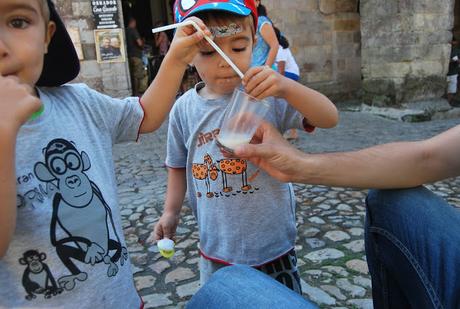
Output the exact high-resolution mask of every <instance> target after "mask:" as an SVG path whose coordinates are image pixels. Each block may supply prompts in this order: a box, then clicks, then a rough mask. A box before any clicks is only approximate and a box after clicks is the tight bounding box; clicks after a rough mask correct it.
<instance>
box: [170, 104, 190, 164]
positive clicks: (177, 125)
mask: <svg viewBox="0 0 460 309" xmlns="http://www.w3.org/2000/svg"><path fill="white" fill-rule="evenodd" d="M180 107H181V104H179V102H177V103H176V104H175V105H174V107H173V109H172V110H171V113H170V114H169V124H168V136H167V143H166V162H165V164H166V166H168V167H171V168H184V167H186V165H187V148H186V146H185V140H186V139H185V135H184V127H183V123H182V121H181V117H180V115H181V109H180Z"/></svg>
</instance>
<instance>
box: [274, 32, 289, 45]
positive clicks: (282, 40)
mask: <svg viewBox="0 0 460 309" xmlns="http://www.w3.org/2000/svg"><path fill="white" fill-rule="evenodd" d="M273 29H275V34H276V38H277V39H278V42H279V43H280V45H281V47H283V49H286V48H288V47H289V41H288V40H287V39H286V37H285V36H284V35H282V34H281V31H280V29H278V28H276V27H273Z"/></svg>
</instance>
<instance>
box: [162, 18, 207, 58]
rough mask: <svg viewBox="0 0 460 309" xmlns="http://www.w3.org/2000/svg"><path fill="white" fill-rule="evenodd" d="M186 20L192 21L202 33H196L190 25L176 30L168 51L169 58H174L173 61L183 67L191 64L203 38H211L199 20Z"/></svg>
mask: <svg viewBox="0 0 460 309" xmlns="http://www.w3.org/2000/svg"><path fill="white" fill-rule="evenodd" d="M186 20H193V21H194V22H196V23H197V24H198V26H199V27H200V29H201V30H202V31H197V30H196V29H195V27H193V26H192V25H190V26H185V27H180V28H177V30H176V34H175V35H174V39H173V41H172V43H171V46H170V48H169V51H168V54H169V56H170V57H174V58H175V61H177V62H180V63H182V64H183V65H185V66H187V65H188V64H189V63H191V62H192V60H193V58H194V57H195V55H196V54H197V53H198V50H199V47H198V46H199V43H200V42H201V41H202V40H203V39H204V36H205V35H207V36H211V32H210V31H209V29H208V28H207V27H206V26H205V24H204V23H203V21H201V19H199V18H197V17H190V18H187V19H186Z"/></svg>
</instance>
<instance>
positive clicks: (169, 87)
mask: <svg viewBox="0 0 460 309" xmlns="http://www.w3.org/2000/svg"><path fill="white" fill-rule="evenodd" d="M191 19H193V20H194V21H195V22H196V23H197V24H198V25H199V26H200V28H201V29H202V30H203V31H204V32H205V34H207V35H211V33H210V32H209V30H207V28H206V26H205V25H204V24H203V22H202V21H201V20H200V19H198V18H196V17H191ZM203 38H204V36H203V32H197V31H196V30H195V28H194V27H193V26H186V27H181V28H178V29H177V31H176V35H175V36H174V39H173V41H172V44H171V47H170V49H169V51H168V53H167V54H166V56H165V58H164V60H163V62H162V64H161V67H160V70H159V71H158V74H157V76H156V77H155V80H154V81H153V83H152V84H151V85H150V86H149V87H148V88H147V91H146V92H145V93H144V95H143V96H142V98H141V102H142V106H143V108H144V112H145V114H144V120H143V121H142V125H141V128H140V133H148V132H153V131H155V130H156V129H158V128H159V127H160V126H161V124H162V123H163V121H164V120H165V118H166V116H167V114H168V112H169V111H170V109H171V107H172V105H173V103H174V100H175V98H176V95H177V90H178V89H179V86H180V84H181V82H182V77H183V75H184V72H185V69H186V68H187V65H188V64H189V63H191V62H192V60H193V58H194V57H195V55H196V53H197V52H198V50H199V49H198V43H199V42H200V41H201V40H202V39H203Z"/></svg>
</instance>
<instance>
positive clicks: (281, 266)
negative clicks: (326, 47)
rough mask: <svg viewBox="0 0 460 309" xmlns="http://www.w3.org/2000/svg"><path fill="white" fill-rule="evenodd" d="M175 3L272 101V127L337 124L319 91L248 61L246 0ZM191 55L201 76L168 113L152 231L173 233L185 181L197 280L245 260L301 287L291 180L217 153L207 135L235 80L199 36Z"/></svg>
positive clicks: (249, 5)
mask: <svg viewBox="0 0 460 309" xmlns="http://www.w3.org/2000/svg"><path fill="white" fill-rule="evenodd" d="M175 12H176V19H177V21H178V22H181V21H182V20H184V19H185V18H187V17H189V16H197V17H199V18H200V19H202V20H203V21H204V22H205V24H206V25H207V26H208V28H209V29H210V31H211V33H213V35H214V41H215V42H216V43H217V45H219V47H221V49H222V50H223V51H224V52H225V53H226V54H227V55H228V56H229V57H230V58H231V59H232V61H233V62H234V63H235V64H236V66H238V68H239V69H240V70H241V71H242V72H246V74H245V77H244V79H243V85H245V90H246V92H247V93H248V94H250V95H252V96H253V97H257V98H259V99H263V98H265V100H267V101H268V102H269V103H270V105H271V111H270V112H269V115H268V116H267V119H268V121H270V122H271V123H272V124H274V125H275V126H277V127H278V129H279V130H281V131H286V130H287V129H290V128H302V129H308V128H312V127H313V126H317V127H324V128H327V127H333V126H335V125H336V123H337V110H336V108H335V106H334V105H333V104H332V103H331V102H330V101H329V100H328V99H327V98H326V97H325V96H323V95H321V94H320V93H318V92H316V91H314V90H311V89H308V88H307V87H304V86H303V85H301V84H299V83H296V82H295V81H292V80H289V79H287V78H285V77H283V76H281V75H280V74H278V73H276V72H275V71H273V70H271V69H270V68H268V67H254V68H251V69H249V66H250V63H251V55H252V49H253V46H254V40H255V29H256V28H257V13H256V8H255V4H254V0H245V1H239V0H227V1H223V0H216V1H208V0H207V1H196V3H195V4H194V5H193V6H191V5H190V2H189V1H186V0H182V1H176V3H175ZM193 64H194V65H195V67H196V69H197V71H198V73H199V75H200V77H201V78H202V80H203V83H199V84H197V85H196V87H195V89H192V90H190V91H188V92H187V93H185V94H184V95H183V96H182V97H181V98H180V99H179V100H178V101H177V102H176V104H175V106H174V107H173V110H172V112H171V115H170V123H169V135H168V144H167V158H166V165H167V166H168V167H169V177H168V189H167V194H166V202H165V209H164V213H163V215H162V217H161V218H160V220H159V222H158V224H157V225H156V226H155V231H154V234H153V235H152V238H155V239H157V240H158V239H161V238H164V237H168V238H174V237H175V231H176V228H177V224H178V221H179V215H180V210H181V207H182V203H183V200H184V196H185V192H186V190H187V189H188V190H189V201H190V204H191V206H192V209H193V211H194V214H195V216H196V218H197V221H198V225H199V232H200V253H201V263H200V276H201V281H202V283H204V282H205V281H206V280H207V279H208V278H209V276H210V275H211V274H212V273H213V272H214V271H215V270H217V269H218V268H220V267H222V266H224V265H229V264H246V265H251V266H255V267H257V268H259V269H261V270H262V271H264V272H266V273H268V274H270V275H271V276H273V277H275V278H277V279H278V280H279V281H281V282H283V283H284V284H286V285H287V286H288V287H290V288H292V289H294V290H296V291H298V292H300V280H299V276H298V273H297V270H296V257H295V252H294V243H295V238H296V226H295V198H294V194H293V189H292V186H291V185H289V184H285V183H281V182H279V181H277V180H275V179H273V178H271V177H269V176H268V175H267V174H266V173H264V172H262V171H258V170H257V169H256V168H255V167H254V166H253V165H251V164H249V163H248V162H246V161H245V160H240V159H237V158H235V159H228V158H224V157H223V156H222V154H221V152H220V150H219V148H218V147H217V145H216V143H215V142H214V141H215V138H216V136H217V135H218V134H219V128H220V126H221V124H222V120H223V118H224V114H225V109H226V106H227V104H228V102H229V99H230V96H231V94H232V92H233V90H234V89H235V88H236V87H237V86H238V85H239V84H240V83H241V80H240V79H239V78H238V75H237V74H236V73H235V72H234V71H233V70H232V68H231V67H230V66H229V65H228V63H227V62H226V61H225V60H224V59H223V58H221V56H220V55H219V54H218V53H217V52H216V51H215V50H214V49H213V48H212V47H211V46H210V45H208V44H207V43H206V42H202V43H200V52H199V53H198V54H197V55H196V56H195V58H194V59H193ZM296 110H297V111H296ZM298 111H299V112H300V113H299V112H298ZM306 119H308V121H307V120H306ZM219 178H220V179H219Z"/></svg>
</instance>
